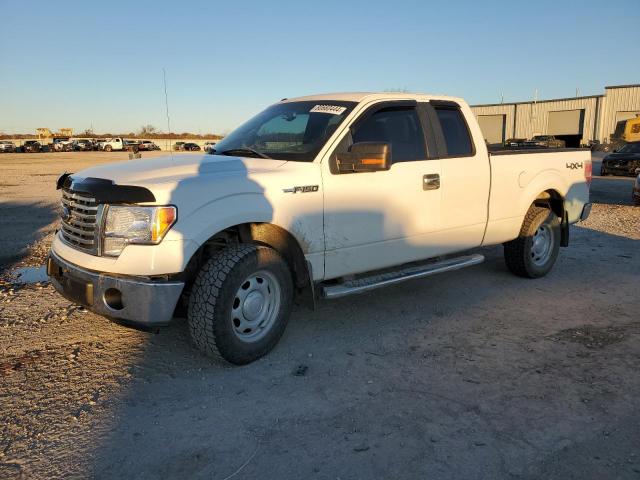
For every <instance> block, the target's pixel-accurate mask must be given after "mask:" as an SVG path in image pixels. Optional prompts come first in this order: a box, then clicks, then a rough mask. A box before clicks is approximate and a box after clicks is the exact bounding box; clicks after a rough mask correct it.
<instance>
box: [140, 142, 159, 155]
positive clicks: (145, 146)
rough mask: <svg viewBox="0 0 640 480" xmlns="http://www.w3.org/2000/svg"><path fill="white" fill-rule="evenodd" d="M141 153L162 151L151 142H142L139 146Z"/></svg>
mask: <svg viewBox="0 0 640 480" xmlns="http://www.w3.org/2000/svg"><path fill="white" fill-rule="evenodd" d="M138 148H139V149H140V151H147V152H149V151H152V150H160V147H159V146H158V145H156V144H155V143H153V142H152V141H151V140H142V141H141V142H140V144H139V145H138Z"/></svg>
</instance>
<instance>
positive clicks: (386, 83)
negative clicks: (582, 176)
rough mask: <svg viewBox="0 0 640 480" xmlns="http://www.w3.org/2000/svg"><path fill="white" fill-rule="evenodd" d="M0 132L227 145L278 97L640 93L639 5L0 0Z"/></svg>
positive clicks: (516, 97)
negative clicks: (219, 140)
mask: <svg viewBox="0 0 640 480" xmlns="http://www.w3.org/2000/svg"><path fill="white" fill-rule="evenodd" d="M0 18H2V27H1V28H0V132H4V133H31V132H33V131H34V130H35V128H37V127H48V128H50V129H51V130H57V129H58V128H61V127H71V128H73V129H74V131H75V132H80V131H84V130H85V129H87V128H91V127H92V128H93V130H94V131H96V132H98V133H116V132H117V133H124V132H130V131H137V130H139V129H140V127H141V126H142V125H147V124H150V125H153V126H155V127H156V128H157V129H158V130H161V131H167V130H168V128H167V115H166V108H165V95H164V84H163V69H165V71H166V79H167V92H168V106H169V117H170V122H171V130H172V131H173V132H193V133H201V134H204V133H221V134H224V133H228V132H229V131H231V130H232V129H233V128H235V127H236V126H238V125H239V124H241V123H243V122H244V121H245V120H247V119H248V118H249V117H250V116H252V115H254V114H255V113H257V112H259V111H261V110H263V109H264V108H265V107H266V106H268V105H270V104H272V103H274V102H276V101H278V100H280V99H281V98H285V97H288V98H290V97H295V96H300V95H307V94H313V93H325V92H337V91H385V90H406V91H410V92H420V93H437V94H447V95H454V96H460V97H464V98H465V99H466V100H467V101H468V102H469V103H471V104H478V103H499V102H500V101H501V99H502V98H504V101H505V102H513V101H526V100H530V99H532V98H533V96H534V92H535V91H536V89H537V92H538V98H539V99H545V98H558V97H572V96H574V95H575V94H576V89H578V91H579V94H580V95H597V94H602V93H603V92H604V87H605V85H621V84H633V83H640V62H638V61H637V60H638V57H637V55H638V54H637V47H638V41H639V37H638V27H639V26H640V0H616V1H614V2H612V1H606V0H603V1H592V0H580V1H574V0H555V1H546V0H536V1H535V2H532V1H526V2H525V1H520V0H510V1H491V0H487V1H464V0H460V1H455V0H448V1H427V0H423V1H404V0H395V1H388V0H387V1H373V0H369V1H349V0H339V1H334V0H322V1H316V2H313V1H304V0H297V1H242V0H231V1H225V2H218V1H186V0H183V1H181V2H165V1H136V2H131V1H127V2H125V1H118V0H113V1H110V2H91V1H77V2H74V1H65V0H59V1H57V2H50V1H49V2H44V1H42V2H41V1H27V0H19V1H12V0H0Z"/></svg>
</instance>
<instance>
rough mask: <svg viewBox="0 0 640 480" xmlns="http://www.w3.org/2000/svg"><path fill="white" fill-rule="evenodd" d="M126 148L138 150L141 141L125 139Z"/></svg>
mask: <svg viewBox="0 0 640 480" xmlns="http://www.w3.org/2000/svg"><path fill="white" fill-rule="evenodd" d="M124 150H127V151H128V152H136V153H138V151H139V150H140V141H139V140H124Z"/></svg>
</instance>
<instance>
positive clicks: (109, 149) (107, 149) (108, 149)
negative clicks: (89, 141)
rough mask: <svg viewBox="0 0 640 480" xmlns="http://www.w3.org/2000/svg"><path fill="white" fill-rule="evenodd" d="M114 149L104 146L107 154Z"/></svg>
mask: <svg viewBox="0 0 640 480" xmlns="http://www.w3.org/2000/svg"><path fill="white" fill-rule="evenodd" d="M112 149H113V147H112V146H111V145H105V146H104V151H105V152H110V151H111V150H112Z"/></svg>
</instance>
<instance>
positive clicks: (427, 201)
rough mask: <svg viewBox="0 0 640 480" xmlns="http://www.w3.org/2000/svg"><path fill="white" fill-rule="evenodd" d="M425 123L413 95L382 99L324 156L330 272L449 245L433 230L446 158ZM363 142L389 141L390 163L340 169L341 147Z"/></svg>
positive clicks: (419, 255) (389, 262) (402, 259)
mask: <svg viewBox="0 0 640 480" xmlns="http://www.w3.org/2000/svg"><path fill="white" fill-rule="evenodd" d="M427 125H428V120H427V116H426V114H425V113H424V112H423V111H422V109H421V107H419V105H418V104H417V103H416V102H414V101H402V102H397V101H396V102H383V103H377V104H375V105H374V106H373V107H370V108H369V109H368V110H366V111H365V112H364V113H363V114H362V115H361V116H360V117H359V119H358V120H356V122H354V124H353V125H352V126H351V128H350V130H349V131H348V132H347V133H346V135H345V137H343V139H342V140H341V141H340V143H339V145H338V146H337V147H336V149H335V151H334V152H333V153H332V155H331V157H330V159H329V162H324V164H323V189H324V233H325V278H327V279H330V278H337V277H341V276H344V275H349V274H355V273H361V272H365V271H370V270H376V269H380V268H385V267H389V266H393V265H398V264H402V263H406V262H410V261H415V260H419V259H425V258H429V257H433V256H436V255H438V254H440V253H441V252H442V251H443V249H444V247H443V245H441V244H439V242H438V241H437V238H436V235H435V234H436V232H438V231H439V229H440V224H441V218H440V203H441V195H442V191H441V189H440V188H439V175H440V173H441V172H440V169H441V161H440V160H439V159H437V158H431V157H436V156H437V155H436V153H435V151H433V152H432V155H429V152H430V150H431V149H430V148H429V145H430V144H431V143H432V142H431V140H430V139H431V138H432V137H431V136H430V132H428V126H427ZM425 126H427V130H425ZM425 133H426V134H425ZM358 142H384V143H388V144H389V145H390V146H391V161H392V164H391V168H390V169H389V170H385V171H375V172H351V173H340V172H339V171H338V170H337V168H336V160H335V157H336V154H338V153H340V152H345V151H348V150H349V148H350V146H351V145H352V144H354V143H358ZM432 148H433V150H435V148H434V147H432Z"/></svg>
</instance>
